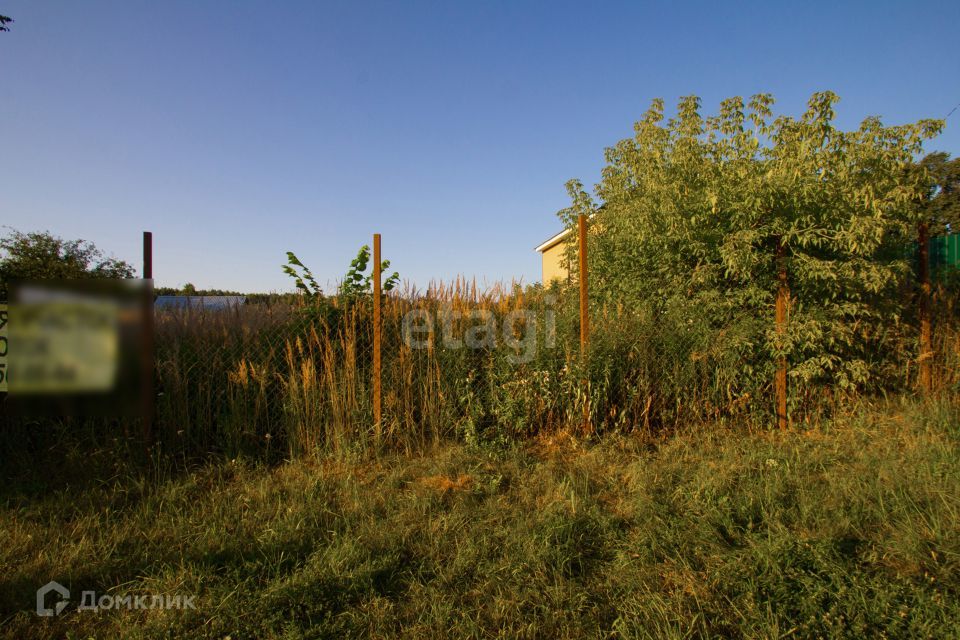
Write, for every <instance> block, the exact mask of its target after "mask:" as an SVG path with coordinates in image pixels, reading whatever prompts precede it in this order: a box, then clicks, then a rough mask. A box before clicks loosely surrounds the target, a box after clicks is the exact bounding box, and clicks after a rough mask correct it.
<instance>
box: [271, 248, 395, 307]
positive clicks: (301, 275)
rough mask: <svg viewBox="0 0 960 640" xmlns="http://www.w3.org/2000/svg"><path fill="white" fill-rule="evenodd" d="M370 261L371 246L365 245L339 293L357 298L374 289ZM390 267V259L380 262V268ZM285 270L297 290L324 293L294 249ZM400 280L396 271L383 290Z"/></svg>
mask: <svg viewBox="0 0 960 640" xmlns="http://www.w3.org/2000/svg"><path fill="white" fill-rule="evenodd" d="M369 262H370V247H369V246H367V245H363V246H362V247H360V250H359V251H358V252H357V256H356V257H355V258H354V259H353V260H352V261H351V262H350V268H349V269H348V270H347V274H346V275H345V276H344V277H343V281H342V282H341V283H340V286H339V287H338V289H337V295H339V296H341V297H343V298H355V297H359V296H362V295H366V294H369V293H370V292H372V291H373V280H372V279H373V273H372V270H371V273H366V271H367V266H368V264H369ZM389 268H390V261H389V260H384V261H383V262H381V263H380V270H381V271H386V270H387V269H389ZM283 272H284V273H286V274H287V275H288V276H290V277H291V278H293V280H294V284H295V285H296V287H297V290H298V291H300V292H302V293H303V294H304V295H305V296H307V297H309V298H319V297H321V296H322V295H323V291H322V290H321V289H320V285H319V284H317V281H316V279H315V278H314V277H313V273H312V272H311V271H310V269H309V268H307V267H306V266H304V264H303V263H302V262H301V261H300V259H299V258H297V256H296V255H294V253H293V252H292V251H287V264H285V265H283ZM399 282H400V274H399V273H397V272H396V271H394V272H393V273H392V274H390V276H389V277H388V278H387V279H386V280H385V281H384V282H383V291H390V290H391V289H393V288H394V287H396V286H397V284H398V283H399Z"/></svg>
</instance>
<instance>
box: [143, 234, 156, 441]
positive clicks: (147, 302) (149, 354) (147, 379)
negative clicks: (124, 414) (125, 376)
mask: <svg viewBox="0 0 960 640" xmlns="http://www.w3.org/2000/svg"><path fill="white" fill-rule="evenodd" d="M143 279H144V293H143V295H144V305H143V338H142V344H143V351H142V353H141V354H140V357H141V359H142V363H141V371H140V376H141V378H142V379H141V381H140V395H141V398H140V402H141V416H142V420H143V425H142V426H143V441H144V444H145V445H146V446H147V447H149V446H150V444H151V440H152V439H153V418H154V405H153V403H154V400H155V399H156V395H155V394H154V389H153V376H154V366H153V357H154V353H153V348H154V346H153V233H152V232H150V231H144V232H143Z"/></svg>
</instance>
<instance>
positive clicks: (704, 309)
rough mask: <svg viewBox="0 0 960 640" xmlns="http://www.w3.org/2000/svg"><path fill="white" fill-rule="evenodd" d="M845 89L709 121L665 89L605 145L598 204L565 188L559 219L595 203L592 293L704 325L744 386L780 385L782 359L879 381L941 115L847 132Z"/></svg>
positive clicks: (811, 369)
mask: <svg viewBox="0 0 960 640" xmlns="http://www.w3.org/2000/svg"><path fill="white" fill-rule="evenodd" d="M837 100H838V98H837V96H836V95H834V94H833V93H830V92H823V93H816V94H814V95H813V96H812V97H811V98H810V101H809V103H808V107H807V109H806V111H805V112H804V113H803V114H802V115H801V116H800V117H799V118H794V117H791V116H787V115H776V116H775V115H774V113H773V110H772V107H773V104H774V100H773V98H772V96H770V95H768V94H760V95H755V96H753V97H752V98H751V99H750V100H749V101H748V102H747V103H746V104H745V102H744V100H743V99H742V98H739V97H735V98H730V99H727V100H725V101H723V102H722V103H721V106H720V112H719V114H717V115H711V116H704V115H703V114H702V113H701V103H700V100H699V98H697V97H695V96H689V97H685V98H682V99H681V100H680V102H679V104H678V108H677V114H676V116H675V117H672V118H669V119H666V117H665V115H664V103H663V101H662V100H655V101H654V102H653V103H652V105H651V107H650V109H649V110H648V111H647V112H646V114H645V115H644V116H643V118H642V119H641V120H640V121H639V122H637V123H636V125H635V127H634V135H633V136H632V137H630V138H627V139H625V140H621V141H620V142H618V143H617V144H616V145H614V146H613V147H611V148H609V149H607V150H606V154H605V155H606V166H605V167H604V168H603V172H602V179H601V181H600V183H599V184H598V185H597V186H596V195H597V196H598V198H599V199H600V200H601V201H602V203H603V204H602V206H599V207H598V206H597V205H596V204H595V203H594V202H593V201H592V200H591V198H590V197H589V196H588V195H587V193H586V192H585V191H584V190H583V187H582V186H581V184H580V183H579V182H577V181H571V182H570V183H568V190H569V191H570V194H571V196H572V200H573V203H572V205H571V207H569V208H568V209H565V210H563V211H561V212H560V214H559V215H560V218H561V219H562V220H564V221H565V222H566V223H568V224H570V223H571V222H572V220H573V219H574V218H575V216H576V215H577V214H580V213H587V214H591V213H593V214H597V215H596V217H595V220H594V222H593V232H592V233H591V236H590V274H591V279H592V280H591V293H592V295H591V297H592V299H593V300H595V301H599V303H600V304H606V303H615V304H624V305H627V306H632V307H634V308H635V309H636V310H637V312H638V313H650V314H653V315H654V316H655V317H656V318H658V319H659V322H660V326H663V327H664V328H665V329H664V330H665V331H666V330H667V328H668V327H671V328H672V329H673V330H675V333H677V334H678V335H681V336H682V335H683V334H684V333H685V332H688V333H690V335H691V336H693V335H698V336H700V337H701V338H702V337H704V336H706V339H705V340H703V341H702V342H703V344H704V345H705V347H706V348H709V349H711V350H713V351H714V352H715V353H716V354H719V356H720V357H723V358H724V359H726V360H727V362H728V363H730V362H732V363H734V364H735V365H737V366H739V367H740V368H741V371H742V373H743V375H742V376H741V379H742V380H743V381H744V386H745V387H749V386H754V385H756V384H764V383H765V382H766V381H768V380H769V370H770V369H771V368H772V366H773V365H772V363H773V358H774V356H778V355H781V354H783V355H786V356H788V358H789V360H790V363H791V375H792V376H793V377H794V378H795V379H802V380H806V381H813V380H817V381H823V382H829V383H831V384H837V385H839V386H841V387H849V386H852V385H860V384H864V383H867V382H868V381H869V379H870V374H871V373H874V372H877V371H878V366H879V365H878V364H877V363H876V360H877V351H876V349H877V348H878V346H879V345H880V343H882V342H883V340H884V338H885V332H884V330H883V326H890V325H891V323H892V324H896V322H897V320H898V311H897V309H896V306H895V305H891V304H888V303H889V302H890V301H893V300H895V291H896V288H897V285H898V284H899V283H900V281H901V278H902V277H903V276H904V275H905V274H906V273H907V272H908V270H909V260H908V256H906V255H905V252H904V251H903V250H902V247H903V245H904V243H905V242H908V240H907V239H908V238H910V237H911V235H910V234H911V233H912V229H913V228H914V225H915V213H914V212H915V211H916V208H917V207H916V205H917V203H918V202H920V201H921V199H922V198H923V195H924V193H925V190H924V189H925V184H924V181H923V179H922V178H923V176H922V175H921V173H919V172H914V171H910V170H909V169H910V167H912V166H913V163H914V159H915V158H916V157H917V154H918V153H919V152H920V151H921V149H922V143H923V142H924V141H925V140H927V139H929V138H932V137H933V136H935V135H936V134H937V133H939V131H940V130H941V128H942V126H943V123H942V121H936V120H923V121H920V122H917V123H915V124H909V125H903V126H884V125H883V124H882V123H881V121H880V120H879V119H878V118H876V117H870V118H867V119H866V120H864V121H863V123H862V124H861V125H860V127H859V128H858V129H856V130H854V131H843V130H840V129H838V128H836V127H835V126H834V105H835V103H836V102H837ZM778 247H780V250H781V251H782V252H783V255H784V258H783V264H784V266H785V267H786V269H787V272H788V274H789V282H790V289H791V296H792V297H791V300H792V304H791V307H790V323H789V331H788V332H787V333H786V335H784V336H778V335H777V333H776V332H775V331H774V325H773V307H774V301H775V292H776V288H777V286H776V276H777V270H778V260H777V259H776V255H777V253H778ZM571 257H572V258H575V254H571ZM881 319H882V322H881ZM691 339H693V338H692V337H691ZM701 355H702V354H701ZM696 356H697V354H692V355H691V357H696ZM751 378H752V384H747V381H749V380H751Z"/></svg>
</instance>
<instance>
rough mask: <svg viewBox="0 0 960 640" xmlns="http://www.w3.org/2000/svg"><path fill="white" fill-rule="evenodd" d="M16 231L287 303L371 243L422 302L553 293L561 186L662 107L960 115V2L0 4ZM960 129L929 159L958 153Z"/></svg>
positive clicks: (2, 109) (2, 137)
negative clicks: (429, 295)
mask: <svg viewBox="0 0 960 640" xmlns="http://www.w3.org/2000/svg"><path fill="white" fill-rule="evenodd" d="M0 14H7V15H10V16H11V17H13V18H14V19H15V20H16V22H15V23H14V24H13V25H12V30H11V31H10V32H9V33H2V34H0V127H2V133H0V224H4V225H10V226H13V227H15V228H17V229H20V230H24V231H28V230H42V229H49V230H50V231H52V232H54V233H57V234H59V235H63V236H65V237H68V238H77V237H82V238H86V239H89V240H93V241H94V242H96V243H97V244H98V245H99V246H101V247H102V248H104V249H105V250H107V251H108V252H110V253H112V254H114V255H115V256H116V257H119V258H124V259H128V260H130V261H132V262H135V263H136V264H138V265H139V251H140V234H141V231H143V230H144V229H149V230H152V231H154V234H155V256H156V258H155V276H156V279H157V282H158V284H161V285H170V286H178V285H182V284H183V283H185V282H187V281H190V282H193V283H194V284H195V285H197V286H198V287H210V288H212V287H218V288H230V289H240V290H244V291H253V290H285V289H288V288H289V282H288V281H287V278H286V276H284V275H283V274H282V273H281V271H280V267H279V265H280V264H281V263H282V262H283V261H284V255H285V251H286V250H288V249H290V250H293V251H295V252H296V253H297V254H298V255H299V256H300V257H301V258H302V259H303V260H304V262H306V263H307V264H308V265H310V266H312V268H313V270H314V272H315V273H316V274H317V276H318V277H319V279H320V280H321V281H327V280H330V281H332V280H334V279H336V278H338V277H339V276H340V275H342V274H343V273H344V271H345V270H346V266H347V264H348V263H349V261H350V259H351V258H352V257H353V255H354V254H355V253H356V250H357V248H358V247H359V246H360V245H361V244H364V243H369V242H370V235H371V234H372V233H373V232H375V231H379V232H380V233H382V234H383V246H384V253H385V256H386V257H388V258H390V259H392V260H393V263H394V267H395V268H396V269H398V270H399V271H400V272H401V274H402V275H403V276H404V277H406V278H410V279H412V280H413V281H415V282H416V283H418V284H420V285H422V284H424V283H426V281H428V280H429V279H430V278H432V277H433V278H450V277H453V276H454V275H456V274H466V275H468V276H474V275H475V276H477V277H478V279H480V280H481V281H482V280H483V279H484V278H485V279H486V280H488V281H490V280H497V279H509V278H512V277H517V278H523V279H524V280H525V281H527V282H529V281H533V280H537V279H538V278H539V261H538V259H537V256H536V254H534V252H533V247H534V246H535V245H536V244H538V243H539V242H540V241H541V240H543V239H545V238H546V237H548V236H550V235H551V234H552V233H554V232H555V231H556V230H557V229H558V222H557V220H556V218H555V215H554V214H555V213H556V211H557V210H558V209H560V208H562V207H564V206H566V204H567V200H566V195H565V193H564V188H563V184H564V182H565V181H566V180H567V179H569V178H571V177H580V178H582V179H583V180H584V182H585V183H587V184H589V185H592V184H593V183H595V182H596V181H597V179H598V176H599V170H600V167H601V166H602V154H603V149H604V147H606V146H609V145H611V144H613V143H614V142H616V141H617V140H618V139H620V138H623V137H625V136H627V135H630V132H631V126H632V123H633V122H634V121H635V120H636V119H637V118H638V117H639V116H640V115H641V114H642V113H643V111H644V110H645V109H646V107H647V105H648V104H649V101H650V100H651V99H652V98H654V97H663V98H665V99H666V100H667V103H668V104H673V103H675V101H676V98H677V97H678V96H681V95H687V94H697V95H700V96H701V97H702V98H703V99H704V105H705V108H706V109H707V110H714V109H715V108H716V106H717V103H718V102H719V101H720V100H721V99H722V98H724V97H728V96H731V95H750V94H752V93H756V92H761V91H767V92H772V93H773V94H774V95H775V96H776V98H777V102H778V109H779V110H781V111H784V112H787V113H798V112H800V111H801V110H802V108H803V106H804V104H805V102H806V99H807V98H808V97H809V95H810V93H811V92H813V91H816V90H822V89H830V90H833V91H835V92H837V93H838V94H840V96H841V99H842V101H841V103H840V105H839V111H838V113H839V122H840V124H841V125H843V126H846V127H853V126H856V125H857V124H858V123H859V121H860V120H861V119H862V118H863V117H864V116H866V115H870V114H877V115H880V116H882V117H883V119H884V121H885V122H887V123H890V124H893V123H903V122H907V121H913V120H917V119H919V118H924V117H937V118H942V117H944V116H945V115H946V114H947V112H949V111H950V109H951V108H953V106H954V105H956V104H957V103H958V102H960V82H958V81H957V70H958V67H960V64H958V63H960V48H958V47H957V27H958V24H960V2H956V1H955V0H954V1H953V2H899V3H893V2H883V1H876V0H874V1H871V2H859V3H855V2H836V1H835V0H834V1H831V2H825V3H820V2H785V3H773V2H759V3H756V4H752V5H747V4H741V3H718V2H704V3H684V2H624V3H612V2H611V3H600V4H595V3H582V4H562V3H557V2H543V3H526V2H517V1H513V2H466V1H459V0H458V1H453V0H451V1H448V2H434V3H412V2H383V3H367V2H338V3H321V2H312V1H310V2H308V1H302V2H294V1H286V2H227V1H212V0H210V1H197V0H189V1H187V0H183V1H171V0H163V1H147V0H137V1H134V0H131V1H119V0H117V1H112V2H105V1H103V2H101V1H95V0H91V1H87V2H77V1H73V0H71V1H54V0H43V1H40V0H0ZM958 130H960V111H958V112H957V113H955V114H954V115H953V116H952V117H951V118H950V119H949V120H948V123H947V129H946V132H945V133H944V134H943V136H941V138H939V139H938V140H936V141H935V142H934V144H933V145H932V146H931V150H933V149H939V150H944V151H949V152H951V153H954V154H957V153H960V133H958Z"/></svg>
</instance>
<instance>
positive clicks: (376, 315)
mask: <svg viewBox="0 0 960 640" xmlns="http://www.w3.org/2000/svg"><path fill="white" fill-rule="evenodd" d="M380 287H381V284H380V234H379V233H375V234H373V425H374V429H376V434H377V439H378V440H379V439H380V434H381V429H382V424H381V422H380V421H381V417H382V415H381V410H382V407H381V404H380V401H381V396H380V394H381V390H380V324H381V316H380V304H381V293H380Z"/></svg>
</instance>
